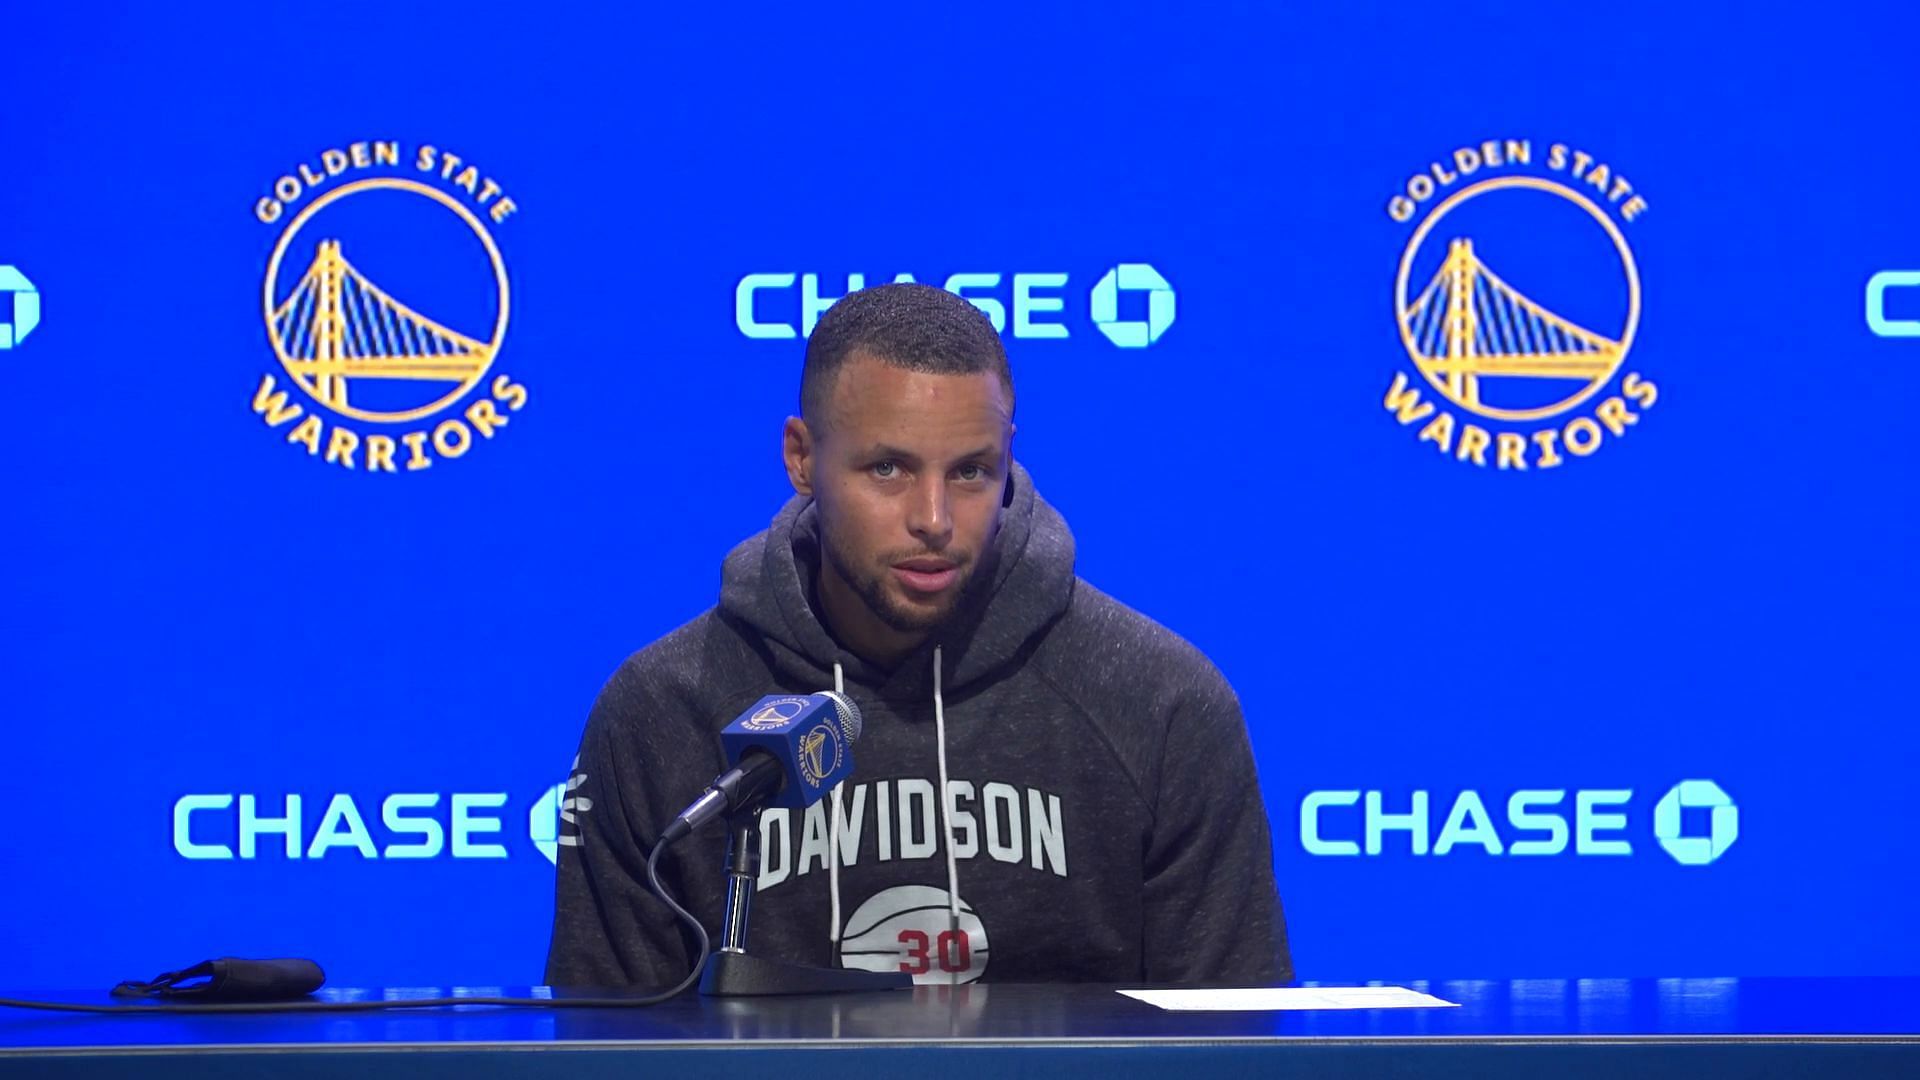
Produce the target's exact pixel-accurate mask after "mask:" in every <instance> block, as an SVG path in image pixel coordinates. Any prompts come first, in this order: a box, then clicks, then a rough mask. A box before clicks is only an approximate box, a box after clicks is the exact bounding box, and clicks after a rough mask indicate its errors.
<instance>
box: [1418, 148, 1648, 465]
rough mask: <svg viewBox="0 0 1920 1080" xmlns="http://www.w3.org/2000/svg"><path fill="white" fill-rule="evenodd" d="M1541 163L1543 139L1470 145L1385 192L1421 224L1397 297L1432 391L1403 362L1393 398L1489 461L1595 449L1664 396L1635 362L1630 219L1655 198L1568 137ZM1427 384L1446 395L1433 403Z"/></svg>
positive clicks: (1447, 439)
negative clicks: (1631, 362)
mask: <svg viewBox="0 0 1920 1080" xmlns="http://www.w3.org/2000/svg"><path fill="white" fill-rule="evenodd" d="M1534 158H1535V153H1534V145H1533V141H1532V140H1530V139H1506V140H1492V139H1489V140H1487V141H1485V142H1483V143H1480V144H1479V145H1477V146H1467V147H1461V148H1460V149H1457V150H1455V151H1454V152H1453V154H1452V155H1451V156H1450V157H1448V158H1447V159H1446V160H1445V161H1436V162H1433V163H1431V164H1430V165H1428V167H1427V168H1426V170H1425V171H1422V172H1420V173H1417V174H1415V175H1414V176H1413V177H1411V178H1410V179H1408V181H1407V182H1406V184H1405V186H1404V190H1403V192H1400V193H1396V194H1394V195H1393V196H1392V197H1391V198H1390V199H1389V200H1388V202H1387V215H1388V217H1390V218H1391V219H1392V220H1394V221H1395V222H1403V223H1404V222H1410V221H1413V220H1414V219H1415V218H1416V217H1418V218H1419V221H1418V224H1417V225H1416V226H1415V227H1414V230H1413V232H1412V233H1411V234H1410V235H1409V236H1408V238H1407V240H1406V242H1405V245H1404V247H1403V248H1402V250H1401V255H1400V263H1399V270H1398V273H1397V274H1396V275H1395V278H1394V286H1393V298H1394V299H1393V302H1394V321H1395V323H1396V325H1397V328H1398V331H1399V336H1400V343H1401V346H1402V348H1403V349H1404V351H1405V353H1406V357H1407V361H1408V362H1409V364H1410V366H1411V368H1412V375H1413V376H1414V377H1415V378H1417V379H1418V380H1419V381H1420V383H1422V384H1424V388H1423V387H1422V386H1420V385H1416V384H1415V382H1414V379H1412V378H1409V377H1408V372H1407V371H1406V370H1404V369H1403V370H1401V371H1398V372H1396V373H1395V374H1394V376H1393V381H1392V384H1391V385H1390V386H1389V387H1388V389H1387V393H1386V398H1385V402H1384V404H1385V407H1386V409H1387V411H1388V412H1390V413H1392V414H1393V415H1394V418H1395V419H1396V420H1398V421H1399V422H1400V424H1401V425H1402V426H1403V427H1407V428H1409V429H1411V430H1414V431H1416V432H1417V434H1416V438H1417V439H1418V440H1419V441H1421V442H1427V443H1431V444H1432V445H1433V447H1434V449H1435V450H1436V451H1438V452H1439V453H1442V454H1445V455H1448V456H1450V457H1452V458H1454V459H1455V460H1456V461H1460V462H1463V463H1471V464H1473V465H1476V466H1480V467H1483V468H1484V467H1486V466H1488V465H1492V466H1494V467H1495V468H1497V469H1500V470H1509V469H1511V470H1516V471H1524V470H1526V469H1529V468H1533V469H1550V468H1554V467H1556V466H1558V465H1560V464H1562V463H1564V462H1565V461H1566V459H1567V457H1568V456H1572V457H1588V456H1590V455H1592V454H1593V453H1595V452H1596V451H1598V450H1599V449H1600V447H1601V446H1602V445H1604V444H1605V443H1606V442H1607V441H1608V440H1609V439H1619V438H1622V437H1624V436H1625V435H1626V433H1627V430H1628V428H1630V427H1632V426H1633V425H1635V424H1637V423H1639V422H1640V417H1641V415H1642V413H1644V412H1645V411H1646V410H1647V409H1649V408H1651V407H1652V406H1653V404H1654V402H1655V401H1656V400H1658V398H1659V391H1658V389H1657V388H1656V387H1655V386H1654V384H1653V382H1652V381H1651V380H1649V379H1647V378H1646V377H1645V376H1643V375H1641V374H1640V373H1638V372H1635V371H1630V370H1626V361H1627V357H1628V355H1629V353H1631V352H1632V350H1633V347H1634V342H1635V337H1636V335H1637V334H1638V332H1639V328H1640V310H1641V285H1640V270H1639V265H1638V263H1637V261H1636V260H1635V258H1634V252H1633V248H1632V246H1631V245H1630V244H1629V243H1628V241H1627V237H1626V233H1625V231H1624V228H1623V226H1625V225H1627V224H1628V223H1631V222H1633V221H1635V220H1637V219H1638V218H1639V217H1640V215H1642V214H1644V213H1645V212H1646V210H1647V200H1646V198H1645V197H1644V196H1642V195H1639V194H1636V193H1635V191H1634V187H1633V185H1632V184H1631V183H1629V182H1628V181H1627V179H1626V178H1625V177H1624V176H1622V175H1621V174H1620V173H1619V172H1618V171H1616V170H1615V169H1614V168H1613V167H1612V166H1610V165H1609V164H1608V163H1606V162H1604V161H1600V160H1597V159H1596V158H1594V157H1593V156H1591V155H1589V154H1587V153H1585V152H1583V151H1580V150H1575V149H1572V148H1570V147H1568V146H1567V145H1566V144H1564V143H1554V144H1552V145H1551V146H1549V147H1548V148H1547V150H1546V153H1545V155H1544V160H1543V161H1542V162H1541V167H1538V168H1536V167H1535V165H1534ZM1474 177H1479V178H1478V179H1470V178H1474ZM1429 204H1431V205H1430V206H1429ZM1623 371H1624V372H1625V374H1624V375H1622V372H1623ZM1423 389H1424V391H1425V392H1428V393H1431V394H1433V395H1435V397H1436V399H1437V400H1423V399H1422V392H1423ZM1415 425H1418V427H1417V428H1416V427H1415Z"/></svg>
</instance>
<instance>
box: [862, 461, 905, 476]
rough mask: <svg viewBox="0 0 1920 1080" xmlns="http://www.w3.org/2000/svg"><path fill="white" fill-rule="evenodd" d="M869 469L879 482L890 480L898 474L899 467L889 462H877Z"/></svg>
mask: <svg viewBox="0 0 1920 1080" xmlns="http://www.w3.org/2000/svg"><path fill="white" fill-rule="evenodd" d="M869 468H870V470H871V471H872V473H873V475H874V476H875V477H876V478H878V479H881V480H891V479H893V478H894V477H895V476H897V475H899V472H900V467H899V466H898V465H895V464H894V463H893V462H891V461H877V462H874V463H873V465H871V466H869Z"/></svg>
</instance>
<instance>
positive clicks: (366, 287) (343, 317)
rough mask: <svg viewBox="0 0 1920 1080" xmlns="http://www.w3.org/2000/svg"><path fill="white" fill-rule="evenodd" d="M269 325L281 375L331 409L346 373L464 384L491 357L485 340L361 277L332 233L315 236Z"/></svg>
mask: <svg viewBox="0 0 1920 1080" xmlns="http://www.w3.org/2000/svg"><path fill="white" fill-rule="evenodd" d="M272 328H273V338H274V341H275V343H276V344H277V345H278V347H279V351H280V353H281V356H282V360H283V362H284V363H285V365H286V368H287V372H288V374H291V375H292V376H293V377H294V378H295V379H296V380H297V381H298V382H299V383H300V386H301V387H302V388H303V389H305V390H306V391H307V392H308V393H309V394H312V395H313V396H314V399H315V400H317V401H319V402H320V403H321V404H323V405H326V406H328V407H330V408H333V409H336V410H344V409H345V407H346V406H347V404H348V402H347V388H348V380H350V379H421V380H429V381H443V382H452V383H458V384H460V385H461V386H462V387H465V386H470V385H472V383H473V382H474V381H475V380H477V379H478V378H479V377H480V376H481V374H483V373H484V372H485V371H486V370H487V367H488V365H490V364H491V363H492V362H493V347H492V346H491V345H489V344H487V343H486V342H483V341H477V340H475V339H473V338H471V337H468V336H467V335H465V334H462V333H459V332H457V331H454V330H450V329H448V328H446V327H444V326H442V325H440V324H439V323H437V322H435V321H433V320H432V319H429V318H427V317H426V316H425V315H422V314H420V313H418V312H416V311H414V310H413V309H412V308H410V307H408V306H407V305H405V304H403V303H401V302H400V301H398V300H395V299H394V298H393V297H391V296H389V295H387V293H386V292H385V291H384V290H382V289H381V288H380V287H379V286H377V285H375V284H374V283H372V282H370V281H368V280H367V279H366V278H365V277H363V276H362V275H361V274H360V271H358V270H356V269H354V267H353V264H352V263H350V262H348V261H347V259H346V256H345V255H344V254H342V253H341V249H340V241H338V240H322V241H320V244H319V247H318V249H317V250H316V251H315V253H314V256H313V263H312V264H311V265H310V266H308V267H307V272H306V273H305V274H303V275H301V278H300V280H299V282H298V283H297V284H295V285H294V288H293V291H292V292H291V293H289V294H288V295H287V298H286V299H285V300H283V301H282V302H281V303H280V306H279V307H277V308H275V309H274V310H273V315H272Z"/></svg>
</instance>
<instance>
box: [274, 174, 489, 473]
mask: <svg viewBox="0 0 1920 1080" xmlns="http://www.w3.org/2000/svg"><path fill="white" fill-rule="evenodd" d="M403 158H404V159H406V160H407V162H408V164H409V165H410V166H411V168H408V167H407V166H403V165H402V164H401V162H402V160H403ZM316 164H317V166H318V167H316ZM296 207H298V210H297V212H296V211H295V208H296ZM517 209H518V207H516V206H515V204H514V202H513V200H512V199H511V198H509V197H507V195H506V194H505V192H504V189H502V188H501V186H500V184H499V183H498V182H497V181H495V180H493V179H492V178H490V177H486V176H484V175H482V174H481V172H480V170H479V168H478V167H477V166H475V165H473V164H471V163H468V162H466V161H464V159H462V158H461V157H460V156H459V155H457V154H451V153H446V152H444V151H441V150H440V149H438V148H436V147H433V146H421V147H419V148H418V149H417V150H414V151H413V152H411V153H409V154H403V152H402V147H401V144H400V143H398V142H381V141H373V142H356V143H352V144H349V145H348V146H347V148H346V149H344V150H341V149H332V150H326V151H323V152H322V153H321V154H320V155H319V160H318V162H317V163H313V162H304V163H302V164H301V165H299V166H298V167H297V168H296V169H295V170H293V171H292V172H290V173H288V174H286V175H284V176H282V177H280V178H279V179H278V180H277V181H275V182H274V183H273V185H272V194H271V195H268V196H265V197H262V198H261V199H260V200H259V201H258V202H257V203H256V204H255V205H254V216H255V217H256V218H257V219H258V220H259V221H260V222H261V223H262V224H265V225H273V226H279V235H278V238H277V240H276V242H275V243H274V245H273V249H272V253H271V255H270V256H269V257H268V259H267V268H266V275H265V280H264V282H263V285H262V290H261V291H262V296H261V307H262V316H263V318H264V321H265V324H266V331H267V340H268V343H269V344H270V346H271V347H272V349H273V354H274V356H275V358H276V359H277V360H278V361H279V367H280V371H281V373H282V374H283V375H284V376H285V377H286V379H287V380H288V382H289V383H290V387H289V388H282V387H280V385H279V384H278V382H277V380H276V378H275V376H274V375H273V374H271V373H269V374H266V375H263V376H261V379H260V383H259V387H258V389H257V390H256V391H255V392H254V395H253V411H254V413H255V414H256V415H258V416H260V417H261V419H263V420H264V421H266V424H267V426H268V427H269V428H273V429H276V430H277V429H280V428H282V427H285V428H286V432H285V441H286V442H287V443H288V444H290V445H297V446H301V447H304V448H305V449H306V452H307V454H308V455H309V456H311V457H318V458H322V460H324V461H326V462H327V463H328V464H332V465H339V466H341V467H342V468H346V469H362V470H364V471H366V472H369V473H373V472H386V473H393V472H399V471H401V470H402V469H404V470H405V471H408V472H417V471H419V470H422V469H426V468H430V467H432V465H433V464H434V462H436V461H441V460H452V459H455V458H459V457H463V456H465V455H466V453H467V452H468V451H469V450H471V449H473V447H474V446H475V445H476V444H477V443H478V442H480V441H485V440H491V439H492V438H493V437H494V436H495V435H496V434H497V433H498V432H499V430H500V429H501V428H503V427H505V426H506V425H507V420H508V417H507V415H506V414H507V413H509V412H516V411H518V410H519V409H521V408H522V407H523V406H525V405H526V402H527V390H526V387H524V386H522V385H520V384H519V383H516V382H515V381H514V380H513V379H512V378H511V377H510V376H508V375H506V374H503V373H500V372H498V371H496V370H495V362H496V360H497V358H498V357H499V354H500V349H501V345H502V342H503V341H504V340H505V338H506V333H507V317H508V312H509V308H510V304H509V289H508V284H507V267H506V262H505V260H504V259H503V258H502V256H501V253H500V248H499V246H498V244H497V243H496V242H495V240H494V236H493V233H492V231H491V229H490V227H489V226H490V225H491V226H493V227H498V226H499V225H500V224H501V223H502V222H504V221H506V220H507V218H508V217H509V216H511V215H512V214H513V213H514V212H515V211H516V210H517ZM289 212H292V216H291V220H288V221H286V222H285V224H284V225H281V221H282V219H283V218H286V217H287V216H288V214H289ZM483 216H484V217H485V219H486V220H484V221H483V220H482V217H483ZM290 391H297V392H298V394H299V396H298V397H296V396H295V394H294V393H292V392H290Z"/></svg>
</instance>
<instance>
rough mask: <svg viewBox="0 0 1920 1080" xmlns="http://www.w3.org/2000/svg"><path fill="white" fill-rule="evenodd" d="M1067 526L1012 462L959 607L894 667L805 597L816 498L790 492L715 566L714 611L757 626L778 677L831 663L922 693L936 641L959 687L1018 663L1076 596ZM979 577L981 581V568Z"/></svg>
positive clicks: (804, 675) (870, 680)
mask: <svg viewBox="0 0 1920 1080" xmlns="http://www.w3.org/2000/svg"><path fill="white" fill-rule="evenodd" d="M1073 556H1074V546H1073V534H1072V533H1071V532H1070V531H1068V529H1067V523H1066V521H1065V520H1064V519H1063V518H1061V516H1060V514H1059V512H1058V511H1056V510H1055V509H1054V508H1053V507H1052V506H1049V505H1048V504H1047V502H1046V500H1045V499H1042V498H1040V496H1039V494H1038V493H1037V492H1035V491H1034V489H1033V480H1032V478H1031V477H1030V476H1029V475H1028V474H1027V471H1026V469H1025V468H1023V467H1022V466H1020V465H1019V464H1018V463H1017V462H1016V463H1015V464H1014V466H1013V474H1012V499H1011V501H1010V502H1009V503H1008V504H1007V506H1006V507H1005V508H1004V510H1003V511H1002V513H1001V517H1000V530H999V532H998V534H997V535H996V536H995V537H994V541H993V544H992V546H991V548H990V549H989V550H988V551H987V552H986V553H984V554H983V557H982V559H981V568H980V570H978V571H976V572H975V579H974V580H973V581H971V582H969V583H968V586H967V594H966V595H965V596H963V597H962V598H961V601H960V606H959V608H958V609H957V610H956V611H955V612H954V615H953V617H952V618H950V619H949V620H948V621H947V622H946V623H945V624H944V625H942V626H940V627H939V628H937V629H936V630H934V632H933V633H932V634H931V635H930V636H929V637H928V640H927V641H925V642H924V643H922V644H921V646H920V647H919V648H917V649H915V650H914V651H913V652H912V653H910V654H908V655H907V656H906V657H904V658H903V659H902V660H901V662H900V664H899V665H898V666H897V667H896V668H895V669H894V670H893V671H891V672H888V671H884V670H882V669H880V668H877V667H875V666H874V665H872V664H870V663H868V662H867V661H865V660H863V659H861V658H860V657H858V656H856V655H854V654H853V653H851V652H849V651H848V650H846V649H845V648H843V647H841V645H840V644H839V643H838V642H836V641H835V640H834V638H833V635H832V634H830V633H828V632H827V628H826V626H825V624H824V623H823V622H822V621H821V619H820V614H819V613H818V612H816V611H815V610H814V609H813V604H812V603H811V602H810V601H809V599H808V597H809V596H810V595H811V593H812V592H813V590H812V587H811V582H812V581H813V579H814V575H815V574H816V573H818V571H819V567H820V559H821V541H820V517H819V507H818V506H817V505H816V504H815V502H814V500H813V499H812V498H811V497H809V496H801V495H796V496H794V497H793V498H791V499H789V500H788V501H787V504H786V505H785V506H784V507H782V508H781V509H780V512H779V513H778V514H776V515H774V519H773V523H772V524H771V525H770V526H768V528H767V529H766V531H764V532H760V533H757V534H755V535H754V536H752V537H750V538H748V539H747V540H745V541H743V542H742V543H741V544H740V545H739V546H737V547H735V548H734V549H733V551H732V552H730V553H729V554H728V555H727V558H726V562H725V563H724V564H723V565H722V567H721V571H720V613H721V614H722V615H723V616H724V617H726V618H729V619H734V620H738V621H740V622H743V623H745V624H747V625H748V626H750V627H752V628H753V629H754V630H756V631H758V633H759V635H760V636H761V637H762V638H763V639H764V640H765V641H766V643H767V646H768V648H769V649H770V650H771V653H772V657H771V659H772V661H773V666H774V669H775V670H776V671H778V672H779V673H780V674H781V675H782V676H785V677H788V678H791V679H792V680H793V681H795V682H797V683H800V684H803V685H805V684H810V685H814V686H822V687H825V686H831V685H833V681H834V679H833V676H834V667H835V665H838V666H840V668H841V669H842V670H843V671H844V672H845V676H846V678H847V679H848V680H850V681H852V682H854V683H856V684H859V685H862V686H866V687H869V688H871V689H872V690H874V691H876V692H878V694H879V695H880V696H881V697H884V698H889V699H897V698H908V697H916V698H917V697H924V696H925V694H926V693H927V692H928V688H929V687H930V685H931V680H932V673H931V672H932V653H933V650H934V649H935V648H936V647H938V648H941V649H942V650H943V653H944V655H943V660H944V663H945V667H946V672H945V682H946V688H947V689H948V690H949V691H953V692H959V691H964V690H965V688H966V687H967V686H968V685H970V684H972V683H975V682H979V681H981V680H983V679H988V678H990V677H992V676H993V675H994V674H995V673H996V672H999V671H1001V670H1003V669H1004V668H1006V667H1007V666H1008V665H1010V664H1012V663H1014V662H1015V660H1016V659H1017V658H1018V657H1019V656H1020V654H1021V650H1022V649H1023V647H1024V646H1026V644H1027V643H1028V642H1029V641H1031V640H1032V639H1033V638H1034V637H1036V636H1038V635H1039V634H1040V633H1042V632H1043V631H1044V630H1045V629H1046V628H1047V627H1048V626H1049V625H1050V624H1052V622H1053V621H1054V620H1055V619H1057V618H1059V617H1060V615H1061V614H1062V613H1063V612H1065V611H1066V609H1067V605H1068V603H1069V602H1070V601H1071V600H1072V599H1073V585H1074V572H1073ZM983 574H984V575H986V580H984V581H982V580H980V578H981V575H983Z"/></svg>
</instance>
